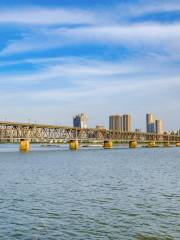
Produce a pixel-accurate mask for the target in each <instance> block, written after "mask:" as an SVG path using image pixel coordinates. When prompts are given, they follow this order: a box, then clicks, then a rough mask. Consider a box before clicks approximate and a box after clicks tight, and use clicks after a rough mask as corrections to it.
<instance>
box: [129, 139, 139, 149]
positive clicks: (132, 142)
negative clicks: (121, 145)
mask: <svg viewBox="0 0 180 240" xmlns="http://www.w3.org/2000/svg"><path fill="white" fill-rule="evenodd" d="M136 147H137V142H136V140H131V141H130V142H129V148H136Z"/></svg>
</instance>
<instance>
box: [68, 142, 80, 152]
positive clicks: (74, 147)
mask: <svg viewBox="0 0 180 240" xmlns="http://www.w3.org/2000/svg"><path fill="white" fill-rule="evenodd" d="M78 146H79V143H78V140H70V141H69V149H70V150H77V149H78Z"/></svg>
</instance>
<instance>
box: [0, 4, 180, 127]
mask: <svg viewBox="0 0 180 240" xmlns="http://www.w3.org/2000/svg"><path fill="white" fill-rule="evenodd" d="M97 2H98V3H97ZM178 11H180V3H179V2H178V1H176V0H172V1H167V0H159V1H158V2H157V1H155V0H152V1H150V2H147V1H145V0H135V1H134V0H128V1H122V0H113V1H111V2H110V1H107V0H103V1H102V0H99V1H82V0H76V1H70V0H66V1H65V0H62V1H57V0H54V1H53V2H51V3H50V1H47V0H45V1H43V3H42V1H41V0H29V1H28V4H27V1H25V0H21V1H20V0H17V1H12V0H6V1H4V0H2V1H1V3H0V34H1V39H0V84H1V89H0V108H1V117H0V118H1V120H4V119H8V120H13V121H22V122H27V121H28V119H32V120H33V121H37V122H45V123H53V124H54V123H55V124H58V125H71V124H72V116H73V115H74V114H76V113H77V112H85V113H86V114H87V115H88V116H89V120H88V125H89V126H91V127H93V126H95V125H96V124H102V125H105V126H106V127H107V126H108V123H107V122H108V116H109V115H112V114H114V113H118V112H129V113H131V115H132V118H133V124H132V128H133V129H135V128H141V129H142V130H145V129H146V126H145V121H144V115H145V114H146V112H153V113H154V115H156V117H157V119H163V121H164V124H165V129H170V130H171V129H172V130H176V129H177V130H178V129H179V128H180V127H179V120H178V117H177V116H180V108H179V102H180V95H179V89H180V68H179V60H180V59H179V56H180V45H179V42H180V17H179V14H178ZM119 13H121V14H119ZM99 16H101V17H99Z"/></svg>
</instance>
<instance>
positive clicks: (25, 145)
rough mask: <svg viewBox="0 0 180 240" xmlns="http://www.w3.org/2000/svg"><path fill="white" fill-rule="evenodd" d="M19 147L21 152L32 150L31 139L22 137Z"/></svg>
mask: <svg viewBox="0 0 180 240" xmlns="http://www.w3.org/2000/svg"><path fill="white" fill-rule="evenodd" d="M19 149H20V151H21V152H28V151H29V150H30V143H29V140H27V139H21V140H20V146H19Z"/></svg>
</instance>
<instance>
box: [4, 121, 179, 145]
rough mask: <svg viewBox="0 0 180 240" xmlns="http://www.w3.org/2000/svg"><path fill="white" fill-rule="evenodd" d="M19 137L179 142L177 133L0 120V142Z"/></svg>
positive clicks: (45, 141) (42, 140) (54, 139)
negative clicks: (124, 130) (127, 130)
mask: <svg viewBox="0 0 180 240" xmlns="http://www.w3.org/2000/svg"><path fill="white" fill-rule="evenodd" d="M20 139H28V140H30V141H31V142H41V143H47V142H51V141H53V142H57V141H69V140H71V139H78V140H80V141H104V140H108V139H111V140H115V141H122V142H128V141H131V140H136V141H137V142H148V141H152V140H153V141H156V142H172V143H177V142H180V135H177V134H162V135H160V134H155V133H141V132H140V133H139V132H120V131H110V130H106V129H93V128H86V129H81V128H73V127H63V126H55V125H45V124H31V123H16V122H0V142H19V141H20Z"/></svg>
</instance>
